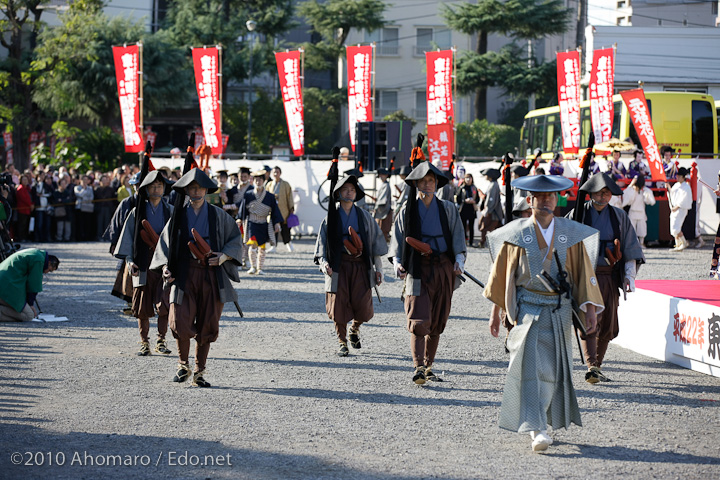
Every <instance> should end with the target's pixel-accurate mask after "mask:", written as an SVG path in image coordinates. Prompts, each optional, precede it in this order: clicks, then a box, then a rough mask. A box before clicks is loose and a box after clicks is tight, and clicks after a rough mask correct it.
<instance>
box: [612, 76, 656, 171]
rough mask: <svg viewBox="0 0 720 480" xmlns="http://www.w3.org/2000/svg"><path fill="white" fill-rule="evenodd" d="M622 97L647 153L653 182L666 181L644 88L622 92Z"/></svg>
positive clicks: (646, 156)
mask: <svg viewBox="0 0 720 480" xmlns="http://www.w3.org/2000/svg"><path fill="white" fill-rule="evenodd" d="M620 95H622V99H623V102H625V105H626V106H627V109H628V112H629V113H630V118H631V119H632V122H633V126H634V127H635V131H636V132H637V134H638V137H640V143H642V147H643V150H644V151H645V158H646V159H647V162H648V165H649V166H650V173H651V174H652V180H653V181H663V182H664V181H666V180H667V179H666V177H665V169H664V168H663V163H662V159H661V158H660V151H659V150H658V145H657V139H656V138H655V129H653V125H652V118H650V111H649V110H648V106H647V102H646V101H645V92H643V90H642V88H637V89H635V90H625V91H624V92H620Z"/></svg>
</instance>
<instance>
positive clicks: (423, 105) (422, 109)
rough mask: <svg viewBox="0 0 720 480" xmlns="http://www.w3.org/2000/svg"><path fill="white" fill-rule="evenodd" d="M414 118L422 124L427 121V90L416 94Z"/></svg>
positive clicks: (418, 91)
mask: <svg viewBox="0 0 720 480" xmlns="http://www.w3.org/2000/svg"><path fill="white" fill-rule="evenodd" d="M413 118H414V119H415V120H417V121H419V122H421V123H422V122H424V121H425V119H427V93H426V92H425V90H417V91H416V92H415V109H414V110H413Z"/></svg>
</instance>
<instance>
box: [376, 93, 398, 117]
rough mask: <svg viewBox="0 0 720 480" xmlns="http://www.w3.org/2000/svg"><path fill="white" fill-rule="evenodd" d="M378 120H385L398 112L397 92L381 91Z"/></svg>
mask: <svg viewBox="0 0 720 480" xmlns="http://www.w3.org/2000/svg"><path fill="white" fill-rule="evenodd" d="M378 94H379V95H378V100H379V102H378V110H377V117H378V119H382V118H385V117H386V116H388V115H390V114H391V113H394V112H397V111H398V110H399V108H398V92H397V91H396V90H380V91H378Z"/></svg>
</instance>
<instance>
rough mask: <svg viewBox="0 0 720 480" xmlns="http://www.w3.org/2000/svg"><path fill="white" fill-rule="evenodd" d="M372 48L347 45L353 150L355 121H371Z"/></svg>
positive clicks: (350, 126) (349, 112) (349, 108)
mask: <svg viewBox="0 0 720 480" xmlns="http://www.w3.org/2000/svg"><path fill="white" fill-rule="evenodd" d="M372 49H373V47H371V46H369V45H368V46H364V47H347V68H348V72H347V74H348V80H347V89H348V128H349V129H350V145H351V146H352V149H353V152H354V151H355V144H356V143H357V139H356V138H355V136H356V135H357V128H356V127H357V123H358V122H372V121H373V110H372V107H373V105H372V99H371V96H372V76H371V75H372V71H373V66H372V58H373V55H372Z"/></svg>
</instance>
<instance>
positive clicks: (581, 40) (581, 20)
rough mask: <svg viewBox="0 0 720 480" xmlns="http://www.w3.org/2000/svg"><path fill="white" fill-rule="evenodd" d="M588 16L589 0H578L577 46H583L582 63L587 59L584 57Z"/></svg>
mask: <svg viewBox="0 0 720 480" xmlns="http://www.w3.org/2000/svg"><path fill="white" fill-rule="evenodd" d="M587 16H588V0H578V7H577V30H576V31H575V48H578V47H581V48H582V51H581V52H580V65H583V64H584V63H585V59H584V58H583V57H582V55H583V53H585V52H586V51H587V49H586V48H585V27H586V26H587Z"/></svg>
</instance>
